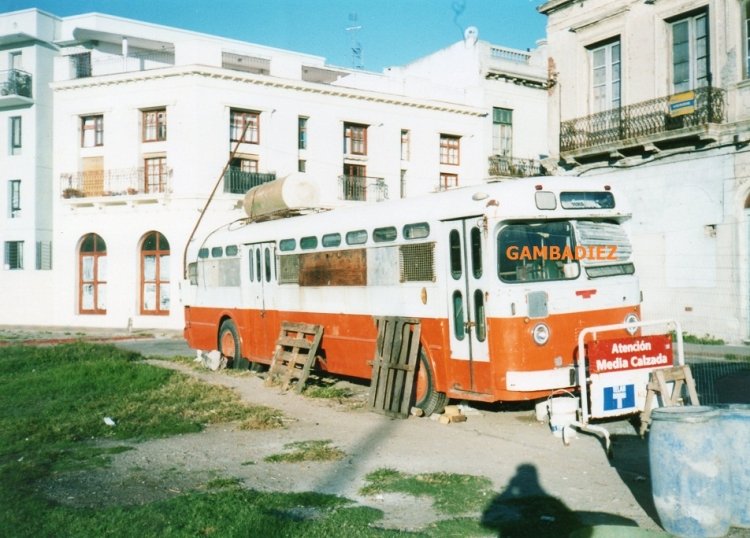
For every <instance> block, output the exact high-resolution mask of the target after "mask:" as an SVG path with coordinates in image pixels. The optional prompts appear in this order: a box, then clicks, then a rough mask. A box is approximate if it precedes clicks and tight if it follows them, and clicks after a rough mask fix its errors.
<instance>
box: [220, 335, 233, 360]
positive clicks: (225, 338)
mask: <svg viewBox="0 0 750 538" xmlns="http://www.w3.org/2000/svg"><path fill="white" fill-rule="evenodd" d="M221 354H222V355H224V356H225V357H229V358H234V336H233V335H232V332H231V331H224V334H222V335H221Z"/></svg>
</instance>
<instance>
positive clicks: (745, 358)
mask: <svg viewBox="0 0 750 538" xmlns="http://www.w3.org/2000/svg"><path fill="white" fill-rule="evenodd" d="M724 358H725V359H726V360H728V361H735V362H750V356H747V355H737V354H736V353H727V354H726V355H724Z"/></svg>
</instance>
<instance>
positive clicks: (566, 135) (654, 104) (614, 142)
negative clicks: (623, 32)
mask: <svg viewBox="0 0 750 538" xmlns="http://www.w3.org/2000/svg"><path fill="white" fill-rule="evenodd" d="M693 91H694V95H693V96H692V98H687V97H686V98H684V100H682V101H679V100H677V99H676V98H678V97H679V96H683V95H685V94H679V95H675V96H667V97H659V98H657V99H651V100H649V101H642V102H640V103H634V104H632V105H627V106H623V107H620V108H616V109H612V110H608V111H605V112H599V113H596V114H592V115H590V116H585V117H583V118H576V119H574V120H570V121H564V122H562V123H561V125H560V152H561V153H563V154H565V153H567V154H568V155H567V156H570V157H576V156H578V155H594V154H597V153H606V152H611V151H614V150H619V149H622V148H627V147H633V146H643V145H645V144H649V143H650V144H654V143H657V142H661V141H670V140H671V141H674V140H676V139H679V138H686V137H696V136H698V137H699V138H700V137H701V135H702V134H705V132H706V131H707V126H708V124H711V123H723V122H725V121H726V91H725V90H723V89H721V88H714V87H711V86H708V87H704V88H698V89H696V90H693ZM680 107H682V108H680ZM679 112H682V114H679V115H678V113H679Z"/></svg>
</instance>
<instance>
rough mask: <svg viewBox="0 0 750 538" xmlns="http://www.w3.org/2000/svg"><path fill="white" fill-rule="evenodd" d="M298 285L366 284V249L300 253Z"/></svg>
mask: <svg viewBox="0 0 750 538" xmlns="http://www.w3.org/2000/svg"><path fill="white" fill-rule="evenodd" d="M299 285H300V286H366V285H367V251H366V249H363V248H358V249H351V250H339V251H333V252H310V253H306V254H300V256H299Z"/></svg>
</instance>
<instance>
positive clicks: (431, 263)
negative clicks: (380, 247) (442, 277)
mask: <svg viewBox="0 0 750 538" xmlns="http://www.w3.org/2000/svg"><path fill="white" fill-rule="evenodd" d="M398 264H399V273H400V280H401V282H434V281H435V243H419V244H416V245H401V246H400V247H399V253H398Z"/></svg>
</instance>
